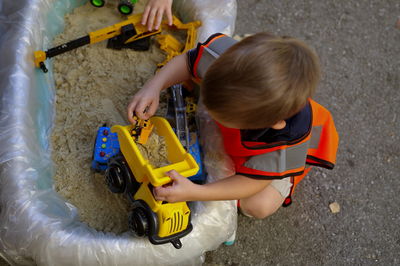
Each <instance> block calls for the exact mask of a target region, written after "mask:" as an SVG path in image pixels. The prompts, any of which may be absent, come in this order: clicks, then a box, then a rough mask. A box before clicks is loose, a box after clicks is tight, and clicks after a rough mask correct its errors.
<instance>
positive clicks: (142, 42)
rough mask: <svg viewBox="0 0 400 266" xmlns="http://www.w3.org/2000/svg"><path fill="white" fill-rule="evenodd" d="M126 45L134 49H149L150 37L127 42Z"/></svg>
mask: <svg viewBox="0 0 400 266" xmlns="http://www.w3.org/2000/svg"><path fill="white" fill-rule="evenodd" d="M128 45H129V48H132V49H133V50H135V51H148V50H149V49H150V37H146V38H142V39H139V40H137V41H134V42H131V43H128Z"/></svg>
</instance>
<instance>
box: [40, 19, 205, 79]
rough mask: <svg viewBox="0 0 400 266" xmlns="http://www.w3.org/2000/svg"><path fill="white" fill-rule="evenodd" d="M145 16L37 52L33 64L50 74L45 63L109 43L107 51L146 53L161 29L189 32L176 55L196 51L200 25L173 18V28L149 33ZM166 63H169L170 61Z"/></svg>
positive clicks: (164, 23) (163, 25) (195, 22)
mask: <svg viewBox="0 0 400 266" xmlns="http://www.w3.org/2000/svg"><path fill="white" fill-rule="evenodd" d="M141 18H142V14H135V15H132V16H129V17H128V19H127V20H125V21H122V22H120V23H117V24H114V25H112V26H109V27H106V28H103V29H100V30H97V31H93V32H90V33H89V34H88V35H86V36H83V37H81V38H78V39H75V40H72V41H70V42H67V43H64V44H61V45H59V46H56V47H54V48H51V49H49V50H47V51H35V52H34V62H35V66H36V67H38V68H41V69H42V70H43V72H45V73H46V72H47V71H48V70H47V67H46V65H45V64H44V61H45V60H46V59H47V58H52V57H54V56H57V55H59V54H62V53H65V52H68V51H71V50H73V49H76V48H78V47H81V46H84V45H87V44H93V43H97V42H101V41H104V40H108V43H107V47H108V48H113V49H121V48H132V49H135V50H147V49H148V48H149V45H150V42H149V37H150V36H153V35H156V34H159V33H161V31H162V29H163V28H165V27H168V28H172V29H178V30H187V33H188V34H187V40H186V45H185V46H184V49H183V50H181V49H178V48H176V47H175V46H174V48H173V51H176V50H177V49H178V50H181V51H180V52H181V53H182V52H184V51H186V50H187V49H190V48H192V47H193V45H194V42H195V40H196V34H197V31H196V29H197V28H198V27H199V26H200V25H201V23H200V21H194V22H189V23H186V24H185V23H182V22H181V21H180V20H179V19H178V18H176V17H175V16H174V17H173V25H172V26H168V24H167V23H166V22H163V23H162V24H161V27H160V29H159V30H155V31H148V29H147V27H145V26H144V25H142V24H141ZM163 43H164V44H168V43H169V40H165V41H164V42H163ZM164 50H165V51H166V52H167V54H168V55H169V54H170V53H171V51H172V50H171V49H169V48H165V49H164ZM167 60H169V59H168V58H167Z"/></svg>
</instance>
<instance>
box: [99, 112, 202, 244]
mask: <svg viewBox="0 0 400 266" xmlns="http://www.w3.org/2000/svg"><path fill="white" fill-rule="evenodd" d="M144 126H145V127H148V126H154V127H153V129H152V130H153V131H154V132H155V133H156V134H158V135H159V136H162V137H164V139H165V142H166V146H167V158H168V161H169V162H170V164H169V165H166V166H163V167H159V168H154V167H153V165H152V164H151V163H150V162H149V161H148V160H146V159H145V158H144V157H143V156H142V154H141V153H140V151H139V149H138V147H137V144H136V141H137V140H138V138H137V135H136V133H137V132H134V133H135V134H132V133H133V132H132V130H135V127H136V125H128V126H119V125H116V126H113V127H112V128H111V131H112V132H113V133H117V135H118V141H119V143H120V149H121V152H120V153H119V154H117V155H116V156H114V157H112V158H111V159H110V160H109V162H108V168H107V170H106V173H105V176H106V182H107V185H108V187H109V189H110V190H111V191H112V192H114V193H125V194H126V195H127V196H128V199H129V200H130V201H131V202H132V204H133V208H132V211H131V213H130V214H129V228H130V229H131V230H132V231H134V232H135V233H136V234H137V235H138V236H148V238H149V240H150V242H151V243H152V244H156V245H158V244H164V243H168V242H170V243H172V245H173V246H174V247H175V248H177V249H179V248H181V247H182V243H181V241H180V238H182V237H183V236H185V235H187V234H188V233H190V231H191V230H192V224H191V223H190V209H189V207H188V206H187V203H186V202H176V203H168V202H162V201H157V200H156V199H155V198H154V195H153V187H157V186H162V185H166V184H168V183H170V182H171V179H170V178H169V177H168V176H166V174H165V173H166V172H168V171H170V170H173V169H174V170H176V171H178V172H179V173H180V174H181V175H183V176H185V177H189V176H192V175H195V174H196V173H197V172H198V170H199V166H198V164H197V163H196V161H195V159H194V158H193V157H192V155H191V154H189V153H188V152H187V151H186V150H185V149H184V148H183V146H182V144H181V143H180V141H179V140H178V138H177V136H176V135H175V133H174V131H173V130H172V128H171V126H170V124H169V123H168V121H167V120H166V119H164V118H162V117H152V118H151V119H150V120H149V122H146V123H145V124H144ZM146 134H148V132H147V133H146Z"/></svg>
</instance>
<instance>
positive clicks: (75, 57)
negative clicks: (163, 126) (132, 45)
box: [52, 1, 165, 234]
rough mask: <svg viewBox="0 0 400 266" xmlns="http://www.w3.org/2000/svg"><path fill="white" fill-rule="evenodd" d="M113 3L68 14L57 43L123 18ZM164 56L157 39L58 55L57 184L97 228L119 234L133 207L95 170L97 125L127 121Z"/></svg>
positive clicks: (54, 138)
mask: <svg viewBox="0 0 400 266" xmlns="http://www.w3.org/2000/svg"><path fill="white" fill-rule="evenodd" d="M109 2H111V3H109V4H107V5H106V6H105V7H103V8H93V7H92V6H91V5H90V4H89V3H88V4H86V5H84V6H81V7H78V8H76V9H75V10H74V11H73V12H72V13H70V14H68V15H66V17H65V25H66V26H65V31H64V32H63V33H62V34H61V35H59V36H57V38H56V39H55V40H54V45H59V44H61V43H64V42H67V41H69V40H73V39H76V38H78V37H81V36H84V35H86V34H87V33H88V32H90V31H94V30H98V29H101V28H104V27H107V26H109V25H112V24H115V23H117V22H120V21H122V20H124V19H125V17H123V16H122V15H120V14H119V13H118V11H117V9H116V7H115V3H114V1H109ZM115 2H116V1H115ZM143 5H144V3H143V1H139V3H138V4H137V5H136V7H135V13H136V12H140V10H143ZM164 57H165V56H164V53H163V52H162V51H161V50H160V49H158V47H157V44H155V43H153V44H152V46H151V48H150V50H149V51H146V52H136V51H133V50H120V51H115V50H111V49H107V48H106V41H104V42H101V43H97V44H93V45H90V46H85V47H81V48H78V49H76V50H73V51H70V52H67V53H65V54H62V55H60V56H57V57H55V58H54V77H55V82H56V93H57V96H56V118H55V125H54V129H53V135H52V146H53V160H54V162H55V164H56V174H55V176H54V181H55V189H56V191H58V193H59V194H60V195H62V196H63V197H65V198H66V200H67V201H68V202H70V203H72V204H73V205H75V206H76V207H77V209H78V212H79V215H80V219H81V221H82V222H85V223H87V224H88V225H89V226H90V227H92V228H95V229H97V230H101V231H107V232H114V233H117V234H118V233H121V232H124V231H126V230H127V217H128V216H127V214H128V209H129V204H128V202H127V201H126V200H125V198H124V197H123V196H122V195H116V194H113V193H111V192H109V191H108V188H107V187H106V185H105V181H104V176H103V175H102V174H96V173H94V172H93V171H91V169H90V163H91V160H92V153H93V145H94V141H95V135H96V131H97V128H98V127H99V126H102V125H103V124H104V123H106V124H107V125H108V126H112V125H115V124H122V125H125V124H127V121H126V119H125V109H126V106H127V104H128V101H129V99H130V97H132V96H133V94H134V93H135V92H136V91H137V90H138V89H139V88H140V87H141V86H142V85H143V83H144V82H145V81H146V80H147V79H148V78H149V77H150V76H152V75H153V73H154V71H155V70H156V65H157V63H160V62H162V61H163V60H164ZM161 109H162V108H161ZM159 142H160V140H159V139H158V138H155V137H152V138H151V141H150V143H153V144H154V143H156V144H155V146H159V145H158V143H159ZM161 147H162V146H161ZM164 150H165V149H164ZM145 156H147V157H148V158H153V157H154V155H151V154H150V155H147V154H146V155H145ZM152 160H153V161H157V160H156V159H152Z"/></svg>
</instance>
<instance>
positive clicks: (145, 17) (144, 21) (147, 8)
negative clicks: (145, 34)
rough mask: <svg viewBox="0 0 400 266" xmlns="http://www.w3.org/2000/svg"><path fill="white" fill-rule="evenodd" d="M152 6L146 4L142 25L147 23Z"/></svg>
mask: <svg viewBox="0 0 400 266" xmlns="http://www.w3.org/2000/svg"><path fill="white" fill-rule="evenodd" d="M149 12H150V7H149V6H146V8H145V9H144V12H143V15H142V25H146V24H147V18H148V17H149Z"/></svg>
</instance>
